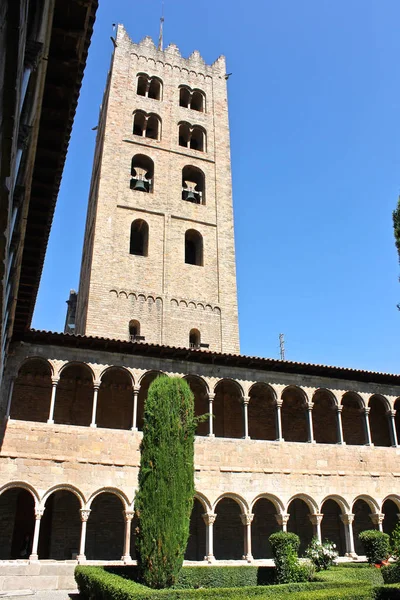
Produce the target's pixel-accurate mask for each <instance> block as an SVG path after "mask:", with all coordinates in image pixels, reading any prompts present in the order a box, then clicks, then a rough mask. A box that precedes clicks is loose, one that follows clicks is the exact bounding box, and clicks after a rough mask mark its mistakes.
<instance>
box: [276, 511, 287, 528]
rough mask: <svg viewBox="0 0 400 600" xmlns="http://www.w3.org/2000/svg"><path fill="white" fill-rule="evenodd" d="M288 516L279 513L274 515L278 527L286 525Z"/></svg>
mask: <svg viewBox="0 0 400 600" xmlns="http://www.w3.org/2000/svg"><path fill="white" fill-rule="evenodd" d="M289 518H290V515H289V514H288V513H279V514H277V515H275V519H276V521H277V523H278V525H281V526H282V525H287V523H288V521H289Z"/></svg>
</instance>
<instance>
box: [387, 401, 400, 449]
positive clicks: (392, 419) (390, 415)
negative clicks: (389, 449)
mask: <svg viewBox="0 0 400 600" xmlns="http://www.w3.org/2000/svg"><path fill="white" fill-rule="evenodd" d="M386 414H387V417H388V421H389V431H390V439H391V441H392V446H394V447H395V448H397V446H398V445H399V443H398V439H397V431H396V420H395V416H396V411H395V410H388V411H387V413H386Z"/></svg>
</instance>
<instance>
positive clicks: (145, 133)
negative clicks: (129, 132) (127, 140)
mask: <svg viewBox="0 0 400 600" xmlns="http://www.w3.org/2000/svg"><path fill="white" fill-rule="evenodd" d="M133 135H139V136H140V137H147V138H150V139H152V140H160V139H161V119H160V117H159V116H158V115H155V114H154V113H145V112H144V111H142V110H136V111H135V112H134V113H133Z"/></svg>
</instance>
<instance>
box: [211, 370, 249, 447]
mask: <svg viewBox="0 0 400 600" xmlns="http://www.w3.org/2000/svg"><path fill="white" fill-rule="evenodd" d="M214 393H215V399H214V404H213V414H214V416H215V418H214V434H215V435H216V437H225V438H232V439H238V438H239V439H240V438H243V436H244V414H243V397H244V393H243V388H242V386H241V385H240V384H239V383H238V382H237V381H235V380H234V379H230V378H226V379H219V380H218V381H217V382H216V384H215V385H214Z"/></svg>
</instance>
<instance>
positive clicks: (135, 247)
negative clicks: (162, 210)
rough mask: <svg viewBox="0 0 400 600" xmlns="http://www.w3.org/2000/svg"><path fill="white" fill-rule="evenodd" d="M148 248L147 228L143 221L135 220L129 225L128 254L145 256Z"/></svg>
mask: <svg viewBox="0 0 400 600" xmlns="http://www.w3.org/2000/svg"><path fill="white" fill-rule="evenodd" d="M148 246H149V226H148V225H147V223H146V221H143V219H136V221H133V223H132V225H131V240H130V249H129V253H130V254H136V256H147V255H148Z"/></svg>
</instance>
